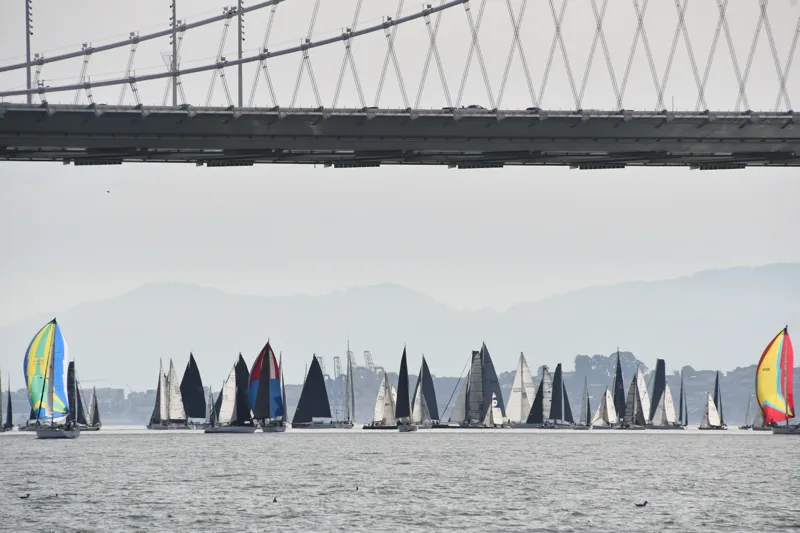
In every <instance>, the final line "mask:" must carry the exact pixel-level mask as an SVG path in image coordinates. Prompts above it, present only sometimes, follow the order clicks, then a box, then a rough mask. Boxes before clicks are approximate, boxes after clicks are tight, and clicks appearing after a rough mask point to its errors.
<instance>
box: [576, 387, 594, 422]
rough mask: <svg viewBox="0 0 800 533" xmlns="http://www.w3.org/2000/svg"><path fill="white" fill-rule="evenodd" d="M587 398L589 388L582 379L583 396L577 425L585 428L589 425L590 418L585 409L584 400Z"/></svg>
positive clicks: (590, 414)
mask: <svg viewBox="0 0 800 533" xmlns="http://www.w3.org/2000/svg"><path fill="white" fill-rule="evenodd" d="M588 398H589V387H588V385H587V383H586V378H583V396H581V417H580V418H579V419H578V423H579V424H583V425H585V426H588V425H589V417H590V416H592V413H590V412H589V411H588V410H587V409H586V400H587V399H588Z"/></svg>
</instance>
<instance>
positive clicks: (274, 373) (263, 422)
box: [249, 341, 286, 433]
mask: <svg viewBox="0 0 800 533" xmlns="http://www.w3.org/2000/svg"><path fill="white" fill-rule="evenodd" d="M281 364H282V363H279V362H278V360H277V358H276V357H275V352H274V351H273V350H272V346H270V343H269V341H267V344H266V345H265V346H264V348H263V349H262V350H261V353H259V354H258V357H256V360H255V361H254V362H253V366H252V368H251V370H250V385H249V394H250V407H251V409H252V410H253V419H254V420H256V421H258V423H259V426H260V427H261V431H263V432H266V433H281V432H284V431H286V422H285V418H286V417H285V416H284V412H285V405H286V403H285V402H284V397H283V392H282V387H281V385H282V383H283V379H282V378H283V372H282V366H281Z"/></svg>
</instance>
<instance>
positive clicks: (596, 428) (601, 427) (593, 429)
mask: <svg viewBox="0 0 800 533" xmlns="http://www.w3.org/2000/svg"><path fill="white" fill-rule="evenodd" d="M604 429H616V428H615V427H614V426H592V431H597V430H600V431H603V430H604Z"/></svg>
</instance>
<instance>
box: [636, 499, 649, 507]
mask: <svg viewBox="0 0 800 533" xmlns="http://www.w3.org/2000/svg"><path fill="white" fill-rule="evenodd" d="M646 506H647V500H645V501H644V503H637V504H636V507H646Z"/></svg>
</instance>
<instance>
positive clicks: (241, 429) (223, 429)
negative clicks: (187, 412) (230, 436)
mask: <svg viewBox="0 0 800 533" xmlns="http://www.w3.org/2000/svg"><path fill="white" fill-rule="evenodd" d="M256 429H258V428H257V427H256V426H213V427H207V428H205V429H204V430H203V433H255V432H256Z"/></svg>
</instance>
